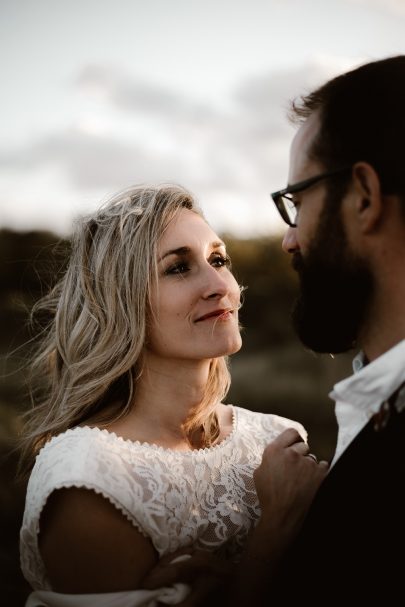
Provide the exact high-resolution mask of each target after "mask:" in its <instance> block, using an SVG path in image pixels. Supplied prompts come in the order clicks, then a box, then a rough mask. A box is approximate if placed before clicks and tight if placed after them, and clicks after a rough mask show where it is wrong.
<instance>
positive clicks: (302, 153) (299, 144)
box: [288, 113, 320, 183]
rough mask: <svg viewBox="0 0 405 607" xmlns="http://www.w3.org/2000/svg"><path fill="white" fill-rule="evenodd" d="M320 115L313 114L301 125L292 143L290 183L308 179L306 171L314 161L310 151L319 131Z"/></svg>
mask: <svg viewBox="0 0 405 607" xmlns="http://www.w3.org/2000/svg"><path fill="white" fill-rule="evenodd" d="M319 126H320V122H319V116H318V114H317V113H314V114H311V116H309V118H307V119H306V121H305V122H304V123H303V124H302V125H301V126H300V128H299V129H298V131H297V133H296V134H295V137H294V139H293V140H292V143H291V151H290V171H289V179H288V181H289V183H292V182H293V181H300V180H301V179H306V177H308V175H306V171H307V169H308V165H309V164H313V161H312V160H311V159H310V158H309V151H310V148H311V146H312V143H313V141H314V138H315V136H316V134H317V133H318V131H319Z"/></svg>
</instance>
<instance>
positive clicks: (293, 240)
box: [281, 227, 299, 253]
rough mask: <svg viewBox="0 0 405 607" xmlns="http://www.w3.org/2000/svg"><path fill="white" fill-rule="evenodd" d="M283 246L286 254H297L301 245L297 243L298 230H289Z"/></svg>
mask: <svg viewBox="0 0 405 607" xmlns="http://www.w3.org/2000/svg"><path fill="white" fill-rule="evenodd" d="M281 246H282V249H283V251H284V253H295V252H296V251H298V250H299V245H298V242H297V228H291V227H289V228H288V230H287V232H286V233H285V234H284V238H283V242H282V244H281Z"/></svg>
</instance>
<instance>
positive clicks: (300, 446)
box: [290, 441, 309, 455]
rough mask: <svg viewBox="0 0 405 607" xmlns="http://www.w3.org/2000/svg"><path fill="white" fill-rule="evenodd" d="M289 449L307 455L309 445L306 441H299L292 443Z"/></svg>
mask: <svg viewBox="0 0 405 607" xmlns="http://www.w3.org/2000/svg"><path fill="white" fill-rule="evenodd" d="M290 449H292V450H293V451H295V452H296V453H298V455H309V447H308V445H307V443H304V442H303V441H302V442H300V443H294V444H293V445H291V447H290Z"/></svg>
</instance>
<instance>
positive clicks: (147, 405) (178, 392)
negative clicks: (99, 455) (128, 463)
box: [108, 356, 210, 450]
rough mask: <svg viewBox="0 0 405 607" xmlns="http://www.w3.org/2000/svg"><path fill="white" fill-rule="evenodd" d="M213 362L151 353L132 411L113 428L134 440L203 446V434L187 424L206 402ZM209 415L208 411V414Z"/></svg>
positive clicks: (171, 446) (173, 447)
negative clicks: (165, 357) (186, 428)
mask: <svg viewBox="0 0 405 607" xmlns="http://www.w3.org/2000/svg"><path fill="white" fill-rule="evenodd" d="M209 367H210V361H209V360H206V361H174V360H172V359H169V360H167V361H166V360H163V361H162V360H161V359H158V360H156V359H154V357H153V356H147V357H146V360H145V365H144V371H143V373H142V375H141V377H140V378H139V380H138V382H137V385H136V392H135V398H134V403H133V406H132V408H131V410H130V411H129V413H128V414H127V415H126V416H125V417H123V418H122V419H120V420H118V421H117V422H114V423H113V424H111V425H109V427H108V428H109V429H110V430H112V431H114V432H116V433H117V434H119V435H121V436H123V437H125V438H129V439H132V440H139V441H141V442H149V443H156V444H159V445H161V446H163V447H165V448H172V449H179V450H181V449H189V448H190V442H191V443H192V445H193V447H200V446H201V445H200V444H199V440H200V438H201V435H199V432H198V431H197V432H195V433H194V434H193V436H192V437H190V436H187V435H186V433H185V431H184V425H185V423H186V422H187V421H188V420H189V419H190V417H191V416H192V415H193V413H195V412H196V411H197V410H198V409H199V408H200V407H201V403H202V401H203V398H204V395H205V391H206V387H207V381H208V374H209ZM208 414H209V412H208V410H207V415H208Z"/></svg>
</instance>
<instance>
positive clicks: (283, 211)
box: [270, 165, 352, 228]
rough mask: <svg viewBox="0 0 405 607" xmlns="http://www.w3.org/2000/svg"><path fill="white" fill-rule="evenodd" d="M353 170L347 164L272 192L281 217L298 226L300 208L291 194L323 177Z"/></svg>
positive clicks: (308, 186)
mask: <svg viewBox="0 0 405 607" xmlns="http://www.w3.org/2000/svg"><path fill="white" fill-rule="evenodd" d="M351 170H352V165H351V166H346V167H343V168H341V169H335V170H334V171H329V172H327V173H321V174H320V175H315V177H310V178H309V179H305V180H304V181H299V182H298V183H294V184H293V185H290V186H287V187H286V188H284V190H279V191H278V192H273V194H270V195H271V197H272V199H273V201H274V204H275V205H276V207H277V210H278V212H279V213H280V215H281V217H282V218H283V219H284V221H285V222H286V224H288V225H289V226H291V227H292V228H295V227H297V223H296V220H297V214H298V209H297V207H296V206H295V203H294V201H293V199H292V196H291V194H296V193H297V192H302V191H303V190H306V189H308V188H310V187H311V186H313V185H315V184H316V183H318V182H319V181H321V180H322V179H328V178H329V177H334V176H336V175H339V174H340V173H348V172H349V171H351Z"/></svg>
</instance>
